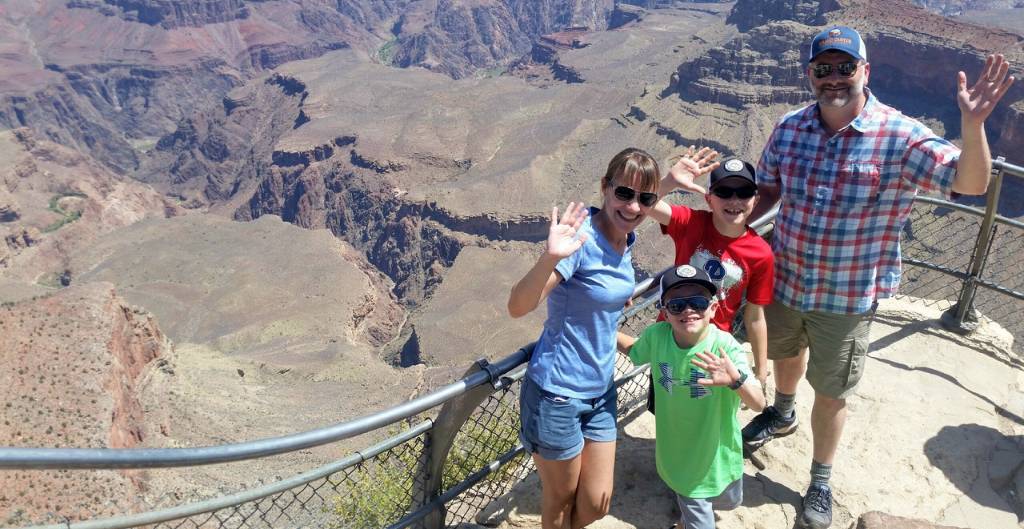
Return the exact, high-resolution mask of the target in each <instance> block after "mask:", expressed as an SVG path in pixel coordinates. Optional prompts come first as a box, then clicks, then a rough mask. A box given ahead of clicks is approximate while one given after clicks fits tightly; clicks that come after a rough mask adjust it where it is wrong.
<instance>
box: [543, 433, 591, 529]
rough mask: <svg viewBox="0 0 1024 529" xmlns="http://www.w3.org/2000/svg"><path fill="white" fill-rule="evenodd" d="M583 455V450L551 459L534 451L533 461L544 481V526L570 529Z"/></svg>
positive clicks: (554, 528) (552, 528)
mask: <svg viewBox="0 0 1024 529" xmlns="http://www.w3.org/2000/svg"><path fill="white" fill-rule="evenodd" d="M584 451H586V447H584ZM582 459H583V455H582V454H580V455H578V456H576V457H574V458H572V459H566V460H564V461H552V460H548V459H544V458H543V457H541V456H540V455H539V454H536V453H535V454H533V463H534V464H535V465H537V473H539V474H540V481H541V500H540V513H541V514H540V516H541V525H542V527H543V529H569V521H570V520H571V519H572V517H573V513H572V511H573V508H574V506H575V503H576V487H577V485H578V484H579V480H580V462H581V461H582Z"/></svg>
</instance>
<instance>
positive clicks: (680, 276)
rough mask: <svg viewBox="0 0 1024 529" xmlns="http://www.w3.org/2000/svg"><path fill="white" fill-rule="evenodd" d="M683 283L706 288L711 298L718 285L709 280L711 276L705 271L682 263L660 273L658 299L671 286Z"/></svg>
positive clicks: (715, 292)
mask: <svg viewBox="0 0 1024 529" xmlns="http://www.w3.org/2000/svg"><path fill="white" fill-rule="evenodd" d="M683 283H692V284H694V285H700V286H702V287H704V288H706V289H707V290H708V292H710V293H711V297H712V298H713V297H715V294H717V293H718V287H716V286H715V284H714V283H712V282H711V277H709V276H708V273H707V272H705V271H704V270H701V269H700V268H697V267H695V266H691V265H688V264H684V265H680V266H677V267H675V268H672V269H669V270H666V271H665V273H664V274H661V280H660V281H659V284H660V286H661V289H660V290H659V291H658V299H662V298H663V297H664V296H665V293H666V292H668V291H669V290H671V289H672V287H674V286H676V285H681V284H683Z"/></svg>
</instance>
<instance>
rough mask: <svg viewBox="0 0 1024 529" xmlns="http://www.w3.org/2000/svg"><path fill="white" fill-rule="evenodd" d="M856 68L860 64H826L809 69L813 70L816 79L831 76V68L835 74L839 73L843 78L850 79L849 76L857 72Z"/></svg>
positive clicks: (850, 62)
mask: <svg viewBox="0 0 1024 529" xmlns="http://www.w3.org/2000/svg"><path fill="white" fill-rule="evenodd" d="M858 66H860V63H856V62H852V61H848V62H841V63H839V64H836V65H832V64H828V63H822V64H815V65H814V66H812V67H811V69H812V70H814V76H815V77H817V78H818V79H824V78H826V77H828V76H830V75H832V69H833V68H834V69H835V70H836V71H837V72H839V75H841V76H843V77H850V76H852V75H853V73H854V72H856V71H857V67H858Z"/></svg>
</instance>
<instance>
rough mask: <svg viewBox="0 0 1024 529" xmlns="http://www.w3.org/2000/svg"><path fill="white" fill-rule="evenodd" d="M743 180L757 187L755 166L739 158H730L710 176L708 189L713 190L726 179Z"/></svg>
mask: <svg viewBox="0 0 1024 529" xmlns="http://www.w3.org/2000/svg"><path fill="white" fill-rule="evenodd" d="M734 177H735V178H742V179H744V180H746V181H747V182H750V183H751V184H752V185H753V186H754V187H757V180H756V179H755V178H754V166H753V165H750V164H749V163H747V162H744V161H743V160H740V159H739V158H729V159H728V160H725V161H724V162H722V164H721V165H719V166H718V167H716V168H715V170H714V171H711V175H710V176H708V188H709V189H710V188H713V187H715V186H716V185H718V183H719V182H721V181H722V180H725V179H726V178H734Z"/></svg>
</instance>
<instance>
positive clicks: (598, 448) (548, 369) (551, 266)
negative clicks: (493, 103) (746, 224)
mask: <svg viewBox="0 0 1024 529" xmlns="http://www.w3.org/2000/svg"><path fill="white" fill-rule="evenodd" d="M658 184H659V182H658V165H657V163H655V161H654V159H653V158H651V156H650V155H649V154H647V153H646V152H644V151H642V150H639V149H626V150H624V151H622V152H620V153H619V154H617V155H615V157H614V158H612V160H611V162H610V163H609V164H608V170H607V172H606V173H605V175H604V177H603V178H602V179H601V197H602V206H601V209H597V208H590V210H589V212H588V211H587V210H586V209H585V208H584V207H583V204H576V203H573V202H570V203H569V205H568V207H566V210H565V213H564V214H563V215H562V218H561V220H559V219H558V208H553V209H552V211H551V227H550V229H549V233H548V240H547V245H546V248H545V251H544V254H543V255H541V257H540V258H539V259H538V260H537V263H536V264H534V265H533V268H531V269H530V271H529V272H527V273H526V275H525V276H523V278H522V279H520V280H519V282H518V283H517V284H516V285H515V287H513V288H512V293H511V295H510V296H509V300H508V311H509V314H510V315H511V316H512V317H513V318H518V317H521V316H523V315H525V314H528V313H529V312H531V311H532V310H534V309H535V308H537V306H538V305H539V304H540V302H541V301H543V300H545V299H547V303H548V315H547V320H546V321H545V322H544V329H543V331H542V332H541V336H540V339H538V340H537V345H536V348H535V349H534V352H533V356H532V357H531V358H530V364H529V367H528V368H527V372H526V374H527V376H526V377H525V378H524V379H523V388H522V392H521V393H520V397H519V403H520V420H521V426H520V432H519V437H520V439H521V440H522V442H523V446H524V447H526V450H527V451H528V452H530V453H531V454H533V460H534V463H535V464H536V465H537V470H538V473H539V474H540V479H541V484H542V488H543V490H542V494H543V496H542V500H541V520H542V525H543V527H544V529H566V528H570V527H571V528H573V529H576V528H579V527H584V526H586V525H587V524H590V523H592V522H594V521H595V520H598V519H600V518H602V517H603V516H604V515H605V514H607V512H608V507H609V505H610V503H611V495H612V480H613V474H612V470H613V468H614V466H615V438H616V411H617V409H616V402H615V385H614V384H613V382H612V376H613V375H614V372H615V332H616V327H617V322H618V319H619V316H620V315H621V314H622V309H623V306H624V305H625V304H626V302H627V301H628V300H629V299H630V297H631V296H632V294H633V289H634V286H635V283H634V274H633V263H632V259H631V254H630V248H631V247H632V244H633V241H634V239H635V235H634V234H633V230H635V229H636V227H637V226H639V225H640V223H641V222H643V220H644V219H645V218H646V217H647V213H648V211H649V210H650V208H652V207H653V206H654V205H655V204H656V203H657V202H658V194H657V190H658Z"/></svg>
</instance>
